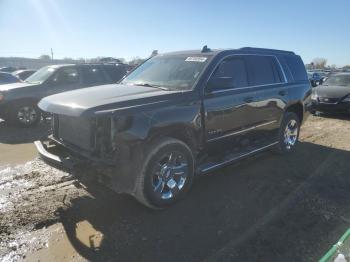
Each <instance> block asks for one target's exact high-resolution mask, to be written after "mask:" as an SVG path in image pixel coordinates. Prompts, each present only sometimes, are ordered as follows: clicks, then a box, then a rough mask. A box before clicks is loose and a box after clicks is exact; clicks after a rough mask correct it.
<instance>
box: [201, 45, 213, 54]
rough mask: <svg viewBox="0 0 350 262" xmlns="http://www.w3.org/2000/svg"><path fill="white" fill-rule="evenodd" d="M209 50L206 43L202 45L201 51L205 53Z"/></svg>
mask: <svg viewBox="0 0 350 262" xmlns="http://www.w3.org/2000/svg"><path fill="white" fill-rule="evenodd" d="M210 51H211V50H210V48H208V46H207V45H205V46H203V48H202V53H206V52H210Z"/></svg>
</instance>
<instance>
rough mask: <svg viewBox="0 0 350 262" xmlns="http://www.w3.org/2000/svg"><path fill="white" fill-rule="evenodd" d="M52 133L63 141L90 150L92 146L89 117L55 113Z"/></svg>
mask: <svg viewBox="0 0 350 262" xmlns="http://www.w3.org/2000/svg"><path fill="white" fill-rule="evenodd" d="M53 135H54V137H55V138H56V139H58V140H60V141H62V142H63V143H69V144H71V145H73V146H77V147H79V148H81V149H84V150H87V151H90V150H91V149H92V147H93V144H92V143H93V139H92V128H91V120H90V119H86V118H82V117H71V116H65V115H55V116H54V119H53Z"/></svg>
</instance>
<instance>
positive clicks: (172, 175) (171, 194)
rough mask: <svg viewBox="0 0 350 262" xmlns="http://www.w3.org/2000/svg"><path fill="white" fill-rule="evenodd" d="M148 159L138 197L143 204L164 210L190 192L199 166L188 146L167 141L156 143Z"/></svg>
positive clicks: (147, 153) (144, 165)
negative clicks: (196, 164) (195, 170)
mask: <svg viewBox="0 0 350 262" xmlns="http://www.w3.org/2000/svg"><path fill="white" fill-rule="evenodd" d="M145 156H146V157H145V159H144V161H143V164H142V167H141V172H139V175H138V177H137V178H136V181H135V183H136V184H135V186H136V188H135V189H136V190H135V197H136V199H137V200H138V201H139V202H140V203H142V204H144V205H146V206H147V207H150V208H152V209H162V208H165V207H168V206H170V205H172V204H174V203H175V202H177V201H178V200H179V199H181V198H182V197H183V196H184V195H185V194H186V193H187V192H188V191H189V189H190V188H191V186H192V183H193V178H194V168H195V163H194V157H193V153H192V151H191V149H190V148H189V147H188V146H187V145H186V144H185V143H183V142H182V141H180V140H177V139H174V138H168V137H165V138H162V139H159V140H157V141H155V142H154V143H152V144H151V145H150V147H149V149H148V150H147V152H146V154H145ZM171 156H172V157H171ZM176 172H177V173H176Z"/></svg>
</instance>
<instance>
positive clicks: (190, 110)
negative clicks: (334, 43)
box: [35, 47, 311, 208]
mask: <svg viewBox="0 0 350 262" xmlns="http://www.w3.org/2000/svg"><path fill="white" fill-rule="evenodd" d="M310 95H311V87H310V83H309V81H308V77H307V73H306V71H305V67H304V64H303V62H302V60H301V58H300V57H299V56H297V55H295V54H294V53H293V52H287V51H279V50H269V49H259V48H241V49H236V50H210V49H208V48H206V47H205V48H203V50H202V51H200V50H199V51H186V52H175V53H168V54H163V55H157V56H155V57H153V58H151V59H149V60H147V61H145V62H144V63H143V64H141V65H140V66H139V67H137V68H136V69H135V70H134V71H132V72H131V73H130V74H129V75H128V76H127V77H126V78H124V79H123V81H121V82H120V84H118V85H108V86H103V87H92V88H89V89H85V90H76V91H72V92H66V93H62V94H58V95H54V96H50V97H47V98H44V99H43V100H41V101H40V103H39V107H40V108H41V109H42V110H44V111H48V112H50V113H52V114H53V134H52V136H51V137H50V139H49V141H46V142H40V141H36V142H35V144H36V146H37V149H38V151H39V154H40V155H41V157H42V158H44V159H45V160H46V161H48V162H51V163H54V164H59V165H63V166H66V167H74V166H75V164H78V163H79V162H80V161H82V162H83V163H85V161H89V162H92V163H94V165H95V166H96V170H103V172H100V171H99V172H96V174H97V173H99V175H98V180H99V181H101V182H103V183H104V184H106V185H108V186H109V187H111V188H112V189H114V190H115V191H117V192H126V193H129V194H131V195H133V196H135V197H136V198H137V199H138V200H139V201H140V202H142V203H143V204H145V205H147V206H148V207H151V208H162V207H165V206H168V205H170V204H172V203H174V202H175V201H176V200H177V199H179V198H180V197H181V196H183V195H184V194H185V193H186V192H187V191H188V190H189V189H190V187H191V184H192V182H193V178H194V176H195V174H206V173H209V172H211V171H212V170H214V169H216V168H220V167H223V166H225V165H228V164H230V163H232V162H234V161H237V160H240V159H242V158H244V157H247V156H250V155H252V154H255V153H257V152H260V151H263V150H266V149H270V148H273V147H274V148H277V149H278V150H279V151H280V152H282V153H288V152H291V151H293V149H294V147H295V145H296V144H297V141H298V136H299V130H300V125H301V123H302V122H303V120H305V117H306V115H307V114H306V112H307V108H308V106H309V104H310V102H311V99H310ZM53 152H55V153H53Z"/></svg>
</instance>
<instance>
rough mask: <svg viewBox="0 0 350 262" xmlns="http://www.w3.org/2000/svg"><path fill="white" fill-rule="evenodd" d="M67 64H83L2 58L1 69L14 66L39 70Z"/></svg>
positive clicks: (75, 61)
mask: <svg viewBox="0 0 350 262" xmlns="http://www.w3.org/2000/svg"><path fill="white" fill-rule="evenodd" d="M67 63H72V64H75V63H81V61H79V60H69V61H67V60H64V59H55V60H44V59H36V58H24V57H0V67H5V66H12V67H17V68H28V69H39V68H41V67H43V66H47V65H59V64H67Z"/></svg>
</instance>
